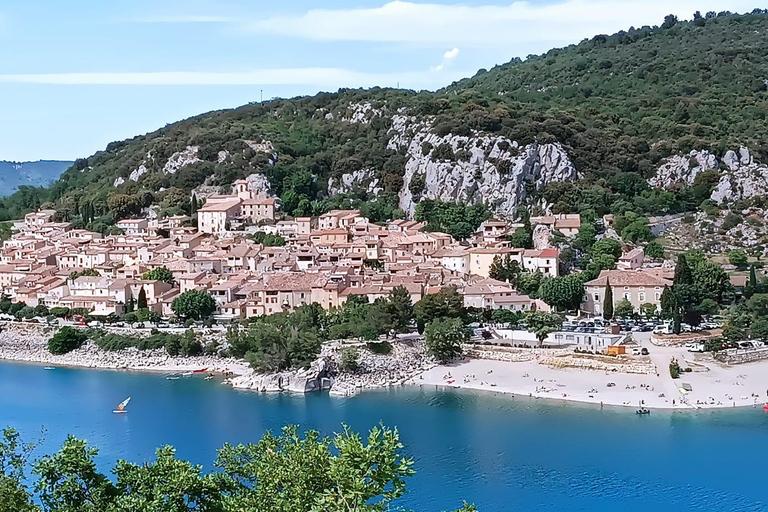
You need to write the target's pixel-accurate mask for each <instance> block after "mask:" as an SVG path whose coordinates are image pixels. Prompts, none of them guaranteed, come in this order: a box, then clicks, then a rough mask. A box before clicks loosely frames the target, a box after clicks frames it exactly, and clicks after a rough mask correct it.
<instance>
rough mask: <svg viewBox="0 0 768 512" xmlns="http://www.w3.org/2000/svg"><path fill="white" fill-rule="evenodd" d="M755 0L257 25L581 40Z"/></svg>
mask: <svg viewBox="0 0 768 512" xmlns="http://www.w3.org/2000/svg"><path fill="white" fill-rule="evenodd" d="M753 4H754V0H675V1H674V2H670V1H669V0H643V1H638V0H560V1H557V2H556V3H541V4H539V3H533V2H527V1H517V2H514V3H511V4H509V5H466V4H465V5H461V4H452V5H442V4H438V3H414V2H408V1H400V0H396V1H392V2H389V3H386V4H383V5H382V6H380V7H373V8H360V9H312V10H309V11H306V12H305V13H303V14H300V15H293V16H276V17H272V18H268V19H265V20H260V21H257V22H255V23H252V24H251V25H250V27H251V29H252V30H254V31H257V32H259V33H271V34H278V35H285V36H292V37H297V38H305V39H313V40H321V41H378V42H411V43H428V44H457V45H459V44H460V45H467V46H495V45H513V44H516V43H522V42H532V41H550V42H551V41H566V42H578V41H579V40H580V39H582V38H585V37H591V36H593V35H595V34H599V33H612V32H615V31H618V30H621V29H626V28H628V27H629V26H630V25H634V26H636V27H639V26H641V25H659V24H661V22H662V21H663V19H664V16H665V15H667V14H670V13H672V14H676V15H677V16H679V17H681V18H685V19H688V18H690V17H691V16H692V13H693V12H694V11H696V10H700V11H702V12H705V11H708V10H715V11H720V10H723V9H728V10H731V11H739V12H743V11H749V10H751V9H752V8H753V7H754V5H753Z"/></svg>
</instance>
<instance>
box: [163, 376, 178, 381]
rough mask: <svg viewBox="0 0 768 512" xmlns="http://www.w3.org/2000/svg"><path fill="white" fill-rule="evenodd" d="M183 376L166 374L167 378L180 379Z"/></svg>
mask: <svg viewBox="0 0 768 512" xmlns="http://www.w3.org/2000/svg"><path fill="white" fill-rule="evenodd" d="M180 378H181V377H180V376H179V375H166V376H165V380H179V379H180Z"/></svg>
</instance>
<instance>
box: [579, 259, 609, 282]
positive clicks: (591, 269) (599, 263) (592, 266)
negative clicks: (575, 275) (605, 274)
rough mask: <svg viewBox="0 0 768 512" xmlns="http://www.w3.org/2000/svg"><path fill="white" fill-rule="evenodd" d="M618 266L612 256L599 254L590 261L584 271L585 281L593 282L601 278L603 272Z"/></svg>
mask: <svg viewBox="0 0 768 512" xmlns="http://www.w3.org/2000/svg"><path fill="white" fill-rule="evenodd" d="M615 265H616V259H615V258H614V257H613V255H611V254H598V255H597V256H594V257H593V258H592V260H591V261H589V262H588V263H587V265H586V268H585V269H584V279H585V280H586V281H591V280H592V279H597V278H598V277H599V276H600V272H601V271H603V270H611V269H612V268H613V267H614V266H615Z"/></svg>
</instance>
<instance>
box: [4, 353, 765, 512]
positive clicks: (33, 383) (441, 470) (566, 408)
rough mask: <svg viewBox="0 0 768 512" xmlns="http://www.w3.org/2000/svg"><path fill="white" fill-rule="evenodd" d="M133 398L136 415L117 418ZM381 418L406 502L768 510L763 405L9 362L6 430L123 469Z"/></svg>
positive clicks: (421, 505)
mask: <svg viewBox="0 0 768 512" xmlns="http://www.w3.org/2000/svg"><path fill="white" fill-rule="evenodd" d="M127 396H131V397H132V401H131V404H130V406H129V409H130V412H129V413H128V414H124V415H116V414H112V409H114V408H115V405H116V404H117V403H118V402H120V401H121V400H123V399H124V398H125V397H127ZM343 422H346V423H348V424H349V425H350V426H352V427H353V428H354V429H356V430H358V431H365V430H367V429H369V428H370V427H371V426H373V425H375V424H377V423H379V422H383V423H384V424H386V425H389V426H397V427H398V428H399V429H400V432H401V435H402V439H403V442H404V443H405V445H406V451H407V453H408V454H409V455H411V456H413V457H415V459H416V469H417V474H416V476H415V477H413V478H412V479H410V480H409V482H408V487H409V494H408V495H407V497H406V498H405V499H403V500H401V501H400V502H399V503H398V505H400V506H402V507H405V508H411V509H415V510H419V511H421V510H424V511H436V512H439V511H442V510H450V509H452V508H456V507H458V506H459V505H460V504H461V500H462V499H465V500H467V501H469V502H474V503H476V504H477V505H478V507H479V509H480V510H481V511H485V512H496V511H509V510H515V511H533V510H546V511H552V510H569V511H573V510H584V511H603V510H605V511H608V510H611V511H615V510H617V509H620V510H622V512H626V511H632V510H643V511H646V510H654V509H661V508H662V507H663V508H664V509H666V510H671V509H675V510H705V511H716V510H723V511H726V510H727V511H737V510H744V511H748V510H749V511H752V510H755V511H756V510H766V509H767V507H768V505H767V504H768V498H766V497H765V494H766V492H768V491H766V486H765V479H766V476H765V475H764V474H763V472H764V471H766V467H768V464H767V462H768V435H767V434H768V415H766V414H765V413H764V412H763V411H762V409H751V408H750V409H739V410H725V411H717V412H711V411H710V412H695V413H681V412H676V413H671V412H670V413H663V412H654V414H652V415H651V416H649V417H646V416H643V417H639V416H636V415H635V414H634V410H623V409H607V408H606V409H604V410H600V409H599V408H597V407H591V406H590V407H588V406H580V405H569V404H558V403H552V402H547V403H545V402H543V401H537V400H531V399H528V398H514V399H513V398H512V397H509V396H500V395H493V394H480V393H472V392H467V391H438V390H432V389H429V390H427V389H415V388H398V389H393V390H382V391H375V392H369V393H366V394H364V395H362V396H358V397H356V398H351V399H340V398H332V397H329V396H327V395H325V394H313V395H307V396H291V395H258V394H254V393H250V392H241V391H236V390H233V389H231V388H229V387H227V386H223V385H221V384H218V383H216V382H213V381H205V380H203V379H202V378H196V377H193V378H187V379H180V380H176V381H169V380H166V379H165V378H164V377H163V376H161V375H147V374H139V373H131V372H117V371H97V370H77V369H66V368H58V369H56V370H52V371H50V370H49V371H46V370H44V369H43V368H42V367H41V366H36V365H23V364H10V363H0V425H1V426H8V425H10V426H14V427H16V428H18V429H19V430H21V431H22V432H23V433H24V435H25V440H27V441H32V440H36V439H37V438H38V437H39V435H40V430H41V429H42V428H44V429H45V430H46V433H45V438H44V442H43V447H42V448H43V450H45V451H53V450H55V449H56V448H57V447H58V446H60V445H61V443H62V442H63V440H64V439H65V437H66V435H67V434H70V433H71V434H74V435H76V436H78V437H80V438H84V439H87V440H88V441H89V443H91V444H93V445H95V446H97V447H98V448H99V449H100V454H99V463H100V464H101V465H102V466H103V467H104V468H107V467H109V466H111V465H112V464H113V463H114V461H115V460H116V459H119V458H124V459H128V460H131V461H135V462H140V461H145V460H150V459H151V458H152V457H153V455H154V450H155V448H156V447H158V446H160V445H163V444H172V445H174V446H175V447H176V448H177V450H178V456H179V457H181V458H185V459H189V460H192V461H194V462H197V463H200V464H203V465H205V466H206V467H207V468H209V469H210V468H211V462H212V461H213V460H214V458H215V454H216V449H217V448H218V447H220V446H221V445H222V444H223V443H225V442H230V443H241V442H252V441H257V440H258V439H259V438H260V437H261V435H262V434H263V433H264V432H265V431H266V430H268V429H272V430H278V429H279V428H280V427H281V426H283V425H285V424H290V423H297V424H300V425H301V426H302V427H303V428H315V429H318V430H320V431H321V432H323V433H326V434H330V433H332V432H334V431H338V430H340V428H341V424H342V423H343Z"/></svg>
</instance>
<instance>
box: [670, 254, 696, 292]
mask: <svg viewBox="0 0 768 512" xmlns="http://www.w3.org/2000/svg"><path fill="white" fill-rule="evenodd" d="M672 283H673V284H674V285H679V284H692V283H693V274H692V273H691V267H689V266H688V261H687V260H686V259H685V254H681V255H680V256H678V257H677V265H676V266H675V278H674V280H673V281H672Z"/></svg>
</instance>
